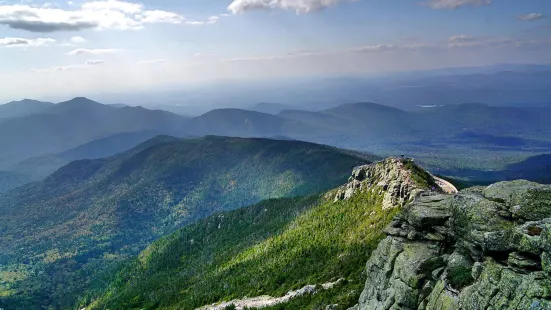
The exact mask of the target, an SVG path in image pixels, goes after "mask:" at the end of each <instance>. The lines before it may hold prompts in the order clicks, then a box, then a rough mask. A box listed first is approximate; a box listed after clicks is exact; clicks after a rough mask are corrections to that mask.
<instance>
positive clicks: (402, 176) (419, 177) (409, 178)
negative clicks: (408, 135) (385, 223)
mask: <svg viewBox="0 0 551 310" xmlns="http://www.w3.org/2000/svg"><path fill="white" fill-rule="evenodd" d="M365 191H376V192H377V193H381V192H382V195H383V197H384V198H383V201H382V208H383V209H391V208H396V207H402V206H404V205H406V204H407V203H409V202H411V201H412V200H414V199H415V198H417V197H418V196H420V195H421V194H423V193H425V192H429V191H430V192H449V193H453V192H457V190H456V189H455V187H453V185H451V184H448V183H447V182H446V181H443V180H441V179H439V178H436V177H434V176H433V175H432V174H430V173H429V172H427V171H425V170H423V168H421V167H419V166H418V165H417V164H415V162H414V161H413V159H412V158H406V157H402V158H397V157H390V158H387V159H385V160H382V161H379V162H375V163H372V164H369V165H364V166H359V167H356V168H354V170H353V171H352V175H351V176H350V178H349V180H348V183H347V184H345V185H344V186H342V187H341V188H339V189H338V190H337V192H336V195H335V201H338V200H346V199H349V198H351V197H352V196H354V195H355V194H356V193H357V192H365Z"/></svg>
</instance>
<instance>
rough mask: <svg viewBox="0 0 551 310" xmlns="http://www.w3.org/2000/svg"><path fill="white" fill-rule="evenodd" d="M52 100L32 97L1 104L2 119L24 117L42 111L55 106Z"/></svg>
mask: <svg viewBox="0 0 551 310" xmlns="http://www.w3.org/2000/svg"><path fill="white" fill-rule="evenodd" d="M53 106H54V104H53V103H51V102H43V101H37V100H31V99H23V100H21V101H12V102H9V103H6V104H2V105H0V119H2V118H10V117H22V116H27V115H31V114H36V113H40V112H42V111H44V110H46V109H49V108H51V107H53Z"/></svg>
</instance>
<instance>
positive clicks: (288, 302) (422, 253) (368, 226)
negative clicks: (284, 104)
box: [80, 159, 551, 310]
mask: <svg viewBox="0 0 551 310" xmlns="http://www.w3.org/2000/svg"><path fill="white" fill-rule="evenodd" d="M438 184H442V181H441V180H440V179H438V178H434V177H432V176H431V175H430V174H429V173H427V172H425V171H423V170H422V169H420V168H419V167H418V166H416V165H414V164H413V163H412V162H410V161H402V160H398V159H388V160H385V161H383V162H379V163H376V164H372V165H369V166H363V167H358V168H357V169H355V170H354V172H353V173H352V176H351V177H350V179H349V182H348V183H347V184H346V185H344V186H342V187H340V188H337V189H336V190H333V191H330V192H328V193H327V194H325V195H324V196H322V197H315V196H314V197H310V198H303V199H295V200H275V201H266V202H263V203H260V204H258V205H255V206H252V207H249V208H244V209H241V210H238V211H234V212H231V213H221V214H217V215H215V216H212V217H209V218H207V219H205V220H203V221H201V222H199V223H197V224H194V225H191V226H188V227H186V228H184V229H182V230H180V231H178V232H176V233H174V234H172V235H169V236H167V237H165V238H162V239H160V240H159V241H157V242H155V243H153V244H152V245H151V246H150V247H148V248H147V249H146V250H145V251H143V252H142V253H141V254H140V255H139V257H138V258H137V259H135V260H132V261H130V262H129V263H127V264H126V265H125V266H124V268H122V270H121V271H120V272H119V273H117V274H116V275H114V276H113V277H114V278H113V279H112V282H111V285H110V286H109V288H108V289H107V290H106V291H105V292H104V293H103V294H102V295H101V296H100V297H99V298H98V297H92V296H90V297H89V299H86V300H83V303H82V304H81V305H80V306H82V307H85V309H202V310H216V309H246V308H247V309H253V308H264V309H349V310H359V309H361V310H372V309H376V310H378V309H388V308H389V307H391V309H402V310H406V309H448V310H454V309H490V308H494V307H498V309H527V310H528V309H551V295H549V292H550V288H551V283H550V279H551V269H550V267H551V261H550V260H549V259H550V257H551V256H550V254H549V253H550V250H551V248H550V244H551V235H550V232H551V186H547V185H539V184H536V183H531V182H527V181H513V182H501V183H496V184H493V185H491V186H487V187H473V188H468V189H465V190H462V191H460V192H458V193H457V192H455V193H454V191H453V190H452V191H450V193H448V194H444V193H443V190H442V189H441V188H439V186H438ZM448 189H450V188H448ZM274 210H280V211H279V212H278V211H274ZM385 235H386V236H387V237H386V238H385V237H384V236H385ZM365 261H367V267H366V266H365V264H364V262H365ZM360 293H361V294H360Z"/></svg>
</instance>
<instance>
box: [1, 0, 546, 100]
mask: <svg viewBox="0 0 551 310" xmlns="http://www.w3.org/2000/svg"><path fill="white" fill-rule="evenodd" d="M495 63H536V64H542V63H551V1H549V0H142V1H140V2H134V0H128V1H119V0H96V1H93V0H91V1H86V0H84V1H78V0H74V1H73V0H71V1H50V2H41V1H39V0H16V1H14V0H0V100H8V99H21V98H29V97H30V98H39V97H45V96H54V95H63V94H79V93H83V94H84V93H90V92H97V91H113V92H117V91H132V90H133V89H140V90H146V89H151V90H155V89H157V90H158V89H170V88H173V87H180V86H182V85H200V84H204V83H210V82H213V81H220V80H226V79H232V80H242V81H248V80H251V81H254V80H260V79H262V80H270V79H273V78H285V77H316V76H332V75H346V74H378V73H385V72H394V71H408V70H419V69H433V68H442V67H453V66H479V65H480V66H483V65H490V64H495Z"/></svg>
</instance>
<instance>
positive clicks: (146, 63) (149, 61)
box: [138, 59, 168, 65]
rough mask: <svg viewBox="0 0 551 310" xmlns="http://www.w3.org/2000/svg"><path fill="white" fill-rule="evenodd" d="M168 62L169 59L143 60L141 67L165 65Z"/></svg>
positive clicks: (140, 62) (140, 63)
mask: <svg viewBox="0 0 551 310" xmlns="http://www.w3.org/2000/svg"><path fill="white" fill-rule="evenodd" d="M165 62H168V60H167V59H150V60H142V61H139V62H138V64H139V65H151V64H159V63H165Z"/></svg>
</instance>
